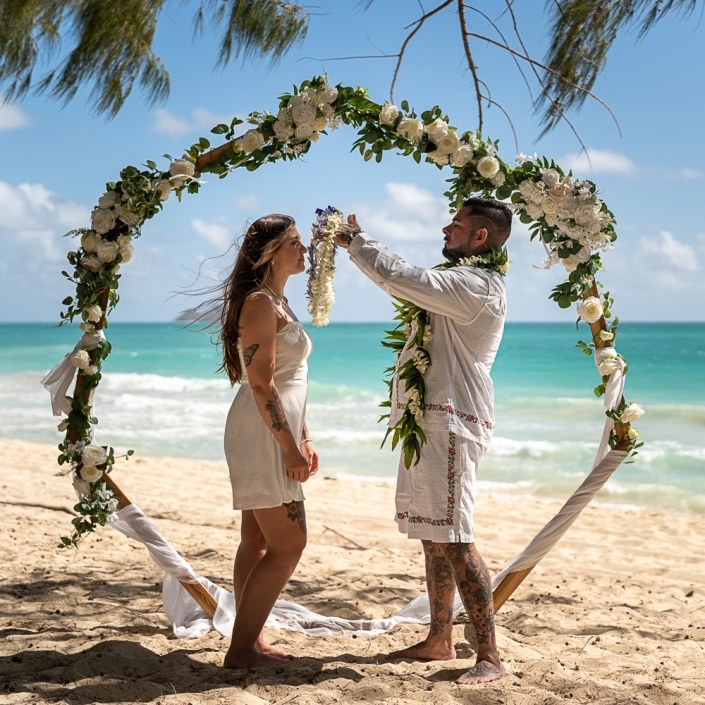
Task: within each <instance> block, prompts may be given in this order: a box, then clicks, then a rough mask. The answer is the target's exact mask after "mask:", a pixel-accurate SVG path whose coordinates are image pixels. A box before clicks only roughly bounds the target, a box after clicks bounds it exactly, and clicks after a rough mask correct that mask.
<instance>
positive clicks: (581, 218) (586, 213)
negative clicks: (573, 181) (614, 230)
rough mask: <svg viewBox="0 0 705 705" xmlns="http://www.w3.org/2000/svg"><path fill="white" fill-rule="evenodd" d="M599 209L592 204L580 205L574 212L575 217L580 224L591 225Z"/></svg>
mask: <svg viewBox="0 0 705 705" xmlns="http://www.w3.org/2000/svg"><path fill="white" fill-rule="evenodd" d="M597 213H598V211H597V210H596V209H595V207H594V206H593V205H592V204H584V205H582V206H578V207H577V208H576V209H575V212H574V213H573V219H574V220H575V222H576V223H578V225H584V226H589V225H591V224H592V223H594V221H595V219H596V218H597Z"/></svg>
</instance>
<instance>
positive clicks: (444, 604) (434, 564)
mask: <svg viewBox="0 0 705 705" xmlns="http://www.w3.org/2000/svg"><path fill="white" fill-rule="evenodd" d="M421 543H422V544H423V548H424V555H425V559H426V587H427V589H428V600H429V605H430V608H431V627H430V631H429V636H435V635H437V634H442V633H443V632H444V631H445V630H446V629H447V628H448V625H450V624H452V622H453V601H454V598H455V577H454V574H453V568H452V566H451V564H450V563H449V562H448V559H447V558H446V556H445V552H444V550H443V547H442V545H441V544H434V543H433V542H431V541H422V542H421Z"/></svg>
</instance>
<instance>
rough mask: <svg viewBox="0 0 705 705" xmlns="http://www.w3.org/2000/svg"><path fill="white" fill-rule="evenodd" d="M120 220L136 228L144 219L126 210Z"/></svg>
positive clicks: (121, 214)
mask: <svg viewBox="0 0 705 705" xmlns="http://www.w3.org/2000/svg"><path fill="white" fill-rule="evenodd" d="M120 220H122V222H123V223H126V224H127V225H129V226H130V227H134V226H135V225H137V224H139V222H140V221H141V220H142V219H141V218H140V217H139V216H138V215H137V213H133V212H132V211H128V210H127V209H124V210H123V211H122V213H120Z"/></svg>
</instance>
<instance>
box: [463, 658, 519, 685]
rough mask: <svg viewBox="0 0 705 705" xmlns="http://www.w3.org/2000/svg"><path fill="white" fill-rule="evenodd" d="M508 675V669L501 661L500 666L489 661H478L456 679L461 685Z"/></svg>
mask: <svg viewBox="0 0 705 705" xmlns="http://www.w3.org/2000/svg"><path fill="white" fill-rule="evenodd" d="M506 675H507V669H506V668H505V667H504V664H503V663H501V662H500V664H499V666H496V665H495V664H494V663H490V662H489V661H478V662H477V663H476V664H475V665H474V666H473V667H472V668H471V669H470V670H469V671H467V672H466V673H463V675H462V676H460V678H458V680H457V681H456V683H459V684H460V685H476V684H477V683H489V682H490V681H496V680H497V679H498V678H502V677H503V676H506Z"/></svg>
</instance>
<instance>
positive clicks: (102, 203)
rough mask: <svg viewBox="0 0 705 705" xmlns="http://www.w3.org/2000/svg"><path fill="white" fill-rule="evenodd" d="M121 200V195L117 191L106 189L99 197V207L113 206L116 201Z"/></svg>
mask: <svg viewBox="0 0 705 705" xmlns="http://www.w3.org/2000/svg"><path fill="white" fill-rule="evenodd" d="M119 202H120V197H119V196H118V195H117V193H115V191H106V192H105V193H104V194H103V195H102V196H101V197H100V198H99V199H98V208H112V207H113V206H114V205H115V204H116V203H119Z"/></svg>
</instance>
